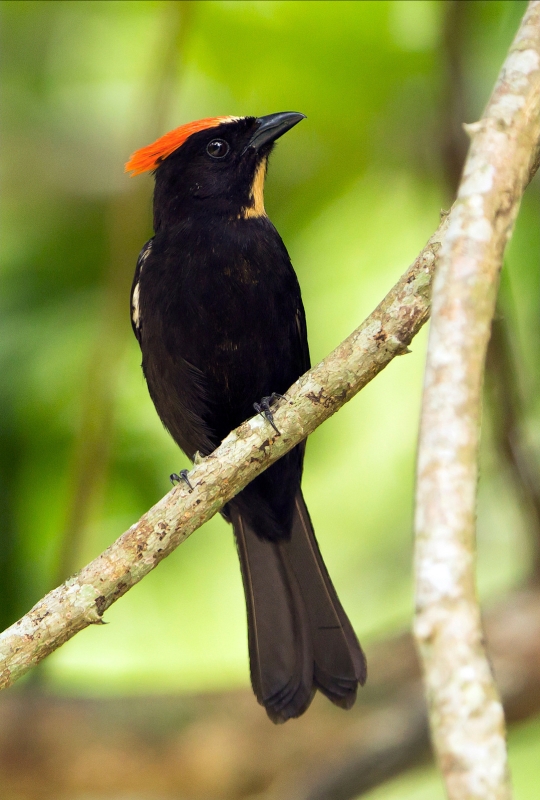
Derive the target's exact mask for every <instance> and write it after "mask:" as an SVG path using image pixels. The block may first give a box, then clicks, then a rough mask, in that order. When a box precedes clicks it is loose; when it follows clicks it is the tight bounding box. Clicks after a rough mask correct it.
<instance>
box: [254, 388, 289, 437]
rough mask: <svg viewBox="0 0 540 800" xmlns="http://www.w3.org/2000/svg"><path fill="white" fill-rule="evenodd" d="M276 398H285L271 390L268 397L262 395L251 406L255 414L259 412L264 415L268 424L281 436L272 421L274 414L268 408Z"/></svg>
mask: <svg viewBox="0 0 540 800" xmlns="http://www.w3.org/2000/svg"><path fill="white" fill-rule="evenodd" d="M276 400H285V398H284V397H283V395H282V394H278V393H277V392H272V394H271V395H270V396H269V397H263V398H262V400H261V402H260V403H253V408H254V409H255V411H256V412H257V414H260V415H261V417H264V419H266V420H267V421H268V422H269V423H270V425H271V426H272V428H273V429H274V430H275V432H276V433H277V435H278V436H281V433H280V431H279V430H278V429H277V428H276V425H275V423H274V415H273V414H272V411H271V410H270V406H271V405H272V403H274V402H275V401H276Z"/></svg>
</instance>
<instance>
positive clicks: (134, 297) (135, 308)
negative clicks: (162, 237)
mask: <svg viewBox="0 0 540 800" xmlns="http://www.w3.org/2000/svg"><path fill="white" fill-rule="evenodd" d="M151 250H152V239H150V241H149V242H146V244H145V246H144V247H143V249H142V250H141V254H140V256H139V260H138V261H137V269H136V271H135V280H136V281H137V283H136V284H135V286H134V287H133V291H132V292H131V321H132V322H133V327H134V328H135V330H136V332H137V334H139V333H140V331H141V323H142V318H141V306H140V285H141V284H140V281H141V274H142V269H143V266H144V262H145V261H146V259H147V258H148V256H149V255H150V252H151Z"/></svg>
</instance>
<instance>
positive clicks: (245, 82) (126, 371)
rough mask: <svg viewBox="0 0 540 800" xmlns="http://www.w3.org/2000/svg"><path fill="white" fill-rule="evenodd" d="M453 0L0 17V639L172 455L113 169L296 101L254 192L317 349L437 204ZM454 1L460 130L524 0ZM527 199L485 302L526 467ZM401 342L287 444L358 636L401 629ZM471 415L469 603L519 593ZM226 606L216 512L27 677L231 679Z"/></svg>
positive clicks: (410, 252) (534, 267)
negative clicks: (474, 495)
mask: <svg viewBox="0 0 540 800" xmlns="http://www.w3.org/2000/svg"><path fill="white" fill-rule="evenodd" d="M450 5H451V4H450V3H446V2H436V1H435V0H421V1H418V0H398V1H397V2H386V1H385V0H374V1H372V0H366V1H365V2H337V1H336V0H331V1H329V2H326V1H324V2H296V0H293V1H290V0H288V1H287V2H223V1H220V2H210V1H208V2H146V1H144V2H143V1H139V2H107V3H103V2H80V1H78V2H4V3H3V4H2V10H3V18H4V21H3V26H2V37H3V43H2V51H3V56H2V58H3V68H2V69H3V106H4V114H3V120H2V125H3V141H4V147H3V169H4V179H3V188H4V200H3V208H2V211H3V237H2V239H3V247H2V261H1V265H2V266H1V281H2V285H1V291H0V304H1V314H0V326H1V329H0V375H1V378H0V403H1V410H0V444H1V451H0V470H1V484H0V529H1V530H2V537H3V538H2V541H3V545H2V548H1V551H0V569H1V575H2V580H1V582H0V615H1V617H2V620H1V621H2V623H3V625H4V626H5V625H7V624H9V623H11V622H12V621H13V620H14V619H16V618H17V617H18V616H19V615H21V614H22V613H24V611H25V610H27V609H28V608H29V607H30V605H32V604H33V603H34V602H35V601H36V600H37V599H39V597H40V596H41V595H42V594H43V593H44V592H46V591H47V590H48V589H50V588H51V587H52V586H53V585H54V584H55V582H56V581H58V580H59V579H60V578H61V577H65V574H66V573H68V572H71V571H74V570H75V569H76V568H77V567H79V566H81V565H82V564H83V563H84V562H85V561H86V560H88V559H90V558H91V557H93V556H95V555H96V554H97V553H98V552H99V551H100V550H101V549H103V548H104V547H105V546H106V545H107V544H108V543H109V542H110V541H111V540H112V539H114V538H116V536H117V535H119V534H120V533H121V532H122V531H123V530H124V529H125V528H126V527H128V526H129V525H130V524H131V523H132V522H133V521H134V520H135V519H137V518H138V517H139V516H140V514H141V513H143V512H144V511H145V510H146V508H147V507H148V506H149V505H151V504H152V503H154V502H155V501H156V500H157V499H158V498H159V497H160V496H161V495H162V494H163V493H164V492H165V491H167V489H168V475H169V473H170V472H172V471H174V470H178V469H179V468H180V467H183V466H184V465H185V461H184V458H183V456H182V455H181V454H179V453H178V451H177V449H176V447H175V446H174V445H173V443H172V442H171V441H170V440H169V438H168V436H167V434H166V433H165V432H164V431H163V429H162V428H161V425H160V423H159V421H158V419H157V417H156V414H155V412H154V409H153V407H152V404H151V402H150V400H149V398H148V395H147V392H146V387H145V385H144V382H143V379H142V376H141V372H140V367H139V363H140V355H139V353H138V348H137V345H136V342H135V340H134V338H133V337H132V335H131V330H130V324H129V313H128V292H129V284H130V281H131V275H132V271H133V268H134V265H135V261H136V258H137V253H138V250H139V249H140V247H141V246H142V244H143V243H144V242H145V241H146V239H147V238H149V236H150V235H151V227H150V226H151V201H150V198H151V188H152V184H151V179H150V178H148V177H141V178H137V179H136V180H135V181H133V180H131V179H129V178H128V177H126V176H125V175H124V174H123V164H124V162H125V161H126V159H127V157H128V156H129V154H130V153H131V152H132V150H133V149H135V148H136V147H139V146H142V145H144V144H147V143H148V142H149V141H151V139H152V138H154V137H156V136H157V135H160V134H161V133H162V132H164V131H165V130H168V129H169V128H172V127H175V126H176V125H179V124H181V123H183V122H185V121H188V120H191V119H196V118H199V117H203V116H210V115H216V114H238V115H242V114H255V115H257V114H265V113H270V112H274V111H282V110H298V111H302V112H303V113H305V114H307V117H308V119H307V120H306V121H305V122H303V123H302V125H300V126H298V128H296V129H295V130H294V131H292V132H291V133H290V134H288V135H287V136H286V137H285V138H284V139H283V140H282V141H281V142H280V143H279V147H278V148H277V150H276V153H275V154H274V156H273V159H272V164H271V169H270V174H269V178H268V182H267V191H266V205H267V210H268V212H269V215H270V217H271V218H272V220H273V221H274V223H275V224H276V225H277V227H278V229H279V230H280V232H281V233H282V235H283V238H284V239H285V242H286V244H287V246H288V248H289V250H290V252H291V256H292V259H293V263H294V264H295V267H296V269H297V272H298V275H299V278H300V283H301V285H302V289H303V294H304V301H305V305H306V311H307V318H308V329H309V334H310V342H311V351H312V358H313V361H317V360H319V359H320V358H322V357H323V356H324V355H325V354H326V353H328V352H329V350H330V349H331V348H332V347H333V346H335V345H336V344H338V343H339V341H340V340H341V339H342V338H343V337H344V336H346V335H347V334H348V333H349V332H350V331H351V330H352V329H353V328H354V327H355V326H356V325H357V324H358V323H359V321H360V320H361V319H362V318H363V317H364V316H365V315H366V314H367V313H368V312H369V311H370V310H371V309H372V308H373V307H374V305H376V303H377V302H378V301H379V299H380V298H381V297H382V295H383V294H384V293H385V292H386V291H387V289H388V288H390V286H391V285H392V283H393V282H394V281H395V280H396V279H397V277H398V276H399V274H400V273H401V272H402V271H403V270H404V269H405V268H406V266H407V265H408V264H409V262H410V261H411V260H412V259H413V258H414V256H415V255H416V253H417V252H418V250H419V249H420V248H421V246H422V245H423V244H424V242H425V240H426V239H427V237H428V236H429V235H430V233H431V232H432V231H433V230H434V229H435V227H436V225H437V222H438V215H439V210H440V208H441V207H448V206H449V204H450V202H451V199H452V188H451V186H450V183H449V180H448V176H447V174H446V173H445V165H444V157H443V149H444V138H445V136H444V134H445V130H444V129H445V125H446V124H447V120H448V109H449V107H450V104H451V102H450V100H451V99H450V97H449V93H451V91H452V65H451V57H450V54H449V52H448V49H449V48H448V36H447V35H446V34H447V31H446V33H445V26H446V25H448V19H447V17H448V6H450ZM459 5H460V6H463V7H464V8H463V10H462V12H461V13H462V17H463V18H462V21H461V27H460V28H459V37H458V39H457V40H456V41H454V42H453V47H454V48H455V53H454V55H455V54H456V53H457V56H458V57H459V60H460V65H461V69H462V71H463V74H464V76H465V81H464V88H463V95H464V96H463V97H462V98H461V99H462V102H463V104H464V107H465V109H466V114H467V117H466V119H467V121H469V122H471V121H473V120H474V119H476V118H477V117H478V115H479V114H480V113H481V110H482V107H483V105H484V104H485V102H486V100H487V98H488V96H489V92H490V89H491V86H492V84H493V81H494V79H495V77H496V75H497V72H498V69H499V67H500V64H501V63H502V60H503V58H504V54H505V51H506V49H507V47H508V45H509V43H510V41H511V38H512V36H513V34H514V32H515V29H516V27H517V25H518V22H519V19H520V17H521V15H522V13H523V10H524V3H523V2H504V0H502V1H500V0H490V1H489V2H486V1H484V0H481V1H479V2H473V3H460V4H459ZM465 7H466V8H465ZM460 121H461V120H460ZM538 199H539V188H538V182H536V184H535V185H533V186H532V187H531V188H530V190H529V193H528V195H527V196H526V198H525V201H524V204H523V208H522V213H521V216H520V219H519V223H518V226H517V230H516V235H515V237H514V241H513V243H512V246H511V249H510V251H509V254H508V259H507V276H506V278H505V280H506V281H507V285H506V288H505V298H506V301H505V302H506V305H505V309H504V313H505V315H506V317H507V318H508V320H509V321H510V322H511V325H512V330H513V331H514V339H513V347H514V352H515V354H516V359H517V369H518V375H519V381H520V387H521V389H522V391H523V394H524V397H525V401H524V405H525V407H526V426H525V431H524V435H526V436H527V442H528V446H530V447H531V448H536V452H538V451H540V406H539V401H538V398H539V397H540V392H539V391H538V389H539V388H540V387H539V386H538V347H539V340H540V339H539V334H540V321H539V315H538V298H539V297H540V286H539V282H540V277H539V275H540V271H539V269H538V267H539V253H540V232H539V226H538ZM425 342H426V337H425V333H423V334H422V335H421V336H419V337H418V339H417V340H416V341H415V342H414V343H413V354H412V355H408V356H407V357H405V358H400V359H396V361H395V362H394V363H392V365H391V366H390V367H389V369H388V370H387V371H386V372H384V373H383V374H382V375H381V376H380V377H378V378H377V380H376V381H374V383H373V384H372V385H370V386H369V387H367V389H366V390H365V391H364V392H362V393H361V395H360V396H359V397H358V398H357V399H356V400H355V401H354V402H353V403H352V404H350V405H349V406H348V407H346V408H345V409H344V410H343V411H342V412H340V414H339V415H337V416H336V417H334V418H332V419H331V420H330V421H329V422H328V423H326V424H325V425H324V426H323V427H322V428H321V429H319V430H318V431H317V432H316V434H314V435H313V436H312V437H311V439H310V443H309V447H308V456H307V461H306V472H305V481H304V485H305V494H306V498H307V501H308V505H309V507H310V510H311V512H312V516H313V519H314V523H315V527H316V530H317V532H318V536H319V539H320V543H321V547H322V549H323V552H324V554H325V558H326V560H327V563H328V566H329V569H330V572H331V574H332V575H333V577H334V578H335V583H336V584H337V587H338V589H339V593H340V595H341V597H342V599H343V603H344V605H345V607H346V608H347V609H348V611H349V612H350V616H351V619H352V620H353V623H354V624H355V626H356V629H357V631H358V633H359V635H360V636H361V637H363V639H364V640H367V641H368V644H369V640H370V637H374V636H376V635H381V634H382V633H384V632H385V631H388V630H390V629H392V628H395V627H397V626H400V625H405V624H407V623H408V621H409V619H410V616H411V609H412V599H411V594H412V593H411V551H412V541H411V528H412V524H411V517H412V490H413V476H414V455H415V440H416V432H417V424H418V414H419V400H420V392H421V382H422V370H423V356H424V351H425ZM255 399H256V398H254V400H255ZM486 421H487V424H486V426H485V428H486V435H485V437H484V444H483V466H482V481H481V487H480V503H479V551H480V572H479V581H480V588H481V591H482V593H483V595H484V596H486V597H487V596H494V595H497V594H501V593H502V592H504V591H505V590H506V589H508V588H509V587H511V586H513V585H516V584H519V583H520V582H521V581H523V580H524V579H525V578H526V576H527V574H528V571H529V564H530V561H531V553H532V552H533V550H534V547H533V545H532V544H531V535H530V531H529V524H528V523H529V520H528V517H527V515H526V514H524V513H523V509H522V508H521V507H520V502H519V494H518V493H516V491H515V487H514V486H513V484H512V481H511V480H510V478H509V476H508V474H507V472H506V471H505V469H504V468H503V467H502V466H501V461H500V458H499V457H498V455H497V448H496V447H495V445H494V444H493V441H492V439H493V437H492V436H491V435H490V430H491V428H490V424H489V421H490V412H489V408H488V409H487V410H486ZM70 542H71V544H70ZM244 613H245V612H244V606H243V595H242V590H241V583H240V575H239V570H238V565H237V560H236V554H235V552H234V544H233V541H232V534H231V532H230V530H229V529H228V528H227V526H226V525H225V523H224V522H223V521H222V520H221V519H214V520H213V521H212V522H211V523H209V524H208V525H207V526H206V527H205V528H204V529H202V530H200V531H197V532H196V533H195V534H194V535H193V536H192V537H191V538H190V539H189V540H188V541H187V542H186V543H185V544H184V545H183V546H182V547H181V548H180V550H179V551H178V552H177V553H175V554H174V555H173V556H172V557H171V558H170V559H168V560H167V562H166V563H164V564H163V565H161V566H160V568H159V569H158V570H156V571H155V573H153V574H152V575H150V576H149V577H148V578H147V579H146V580H145V581H143V583H142V584H141V585H139V586H137V587H136V588H135V589H134V590H133V591H131V592H130V593H129V594H128V595H127V596H126V597H125V598H123V599H122V601H121V602H120V603H119V604H118V605H116V606H114V607H113V608H112V609H111V610H110V611H109V612H108V613H107V621H108V622H110V623H111V624H110V625H109V626H108V627H106V628H96V629H92V630H87V631H85V632H84V633H83V634H81V635H79V636H78V637H76V639H75V640H73V641H72V642H70V643H68V644H67V645H66V646H65V647H64V648H62V649H61V650H60V651H59V652H58V653H57V654H55V656H53V657H52V658H50V659H49V661H48V662H47V664H46V665H45V666H44V670H43V673H42V676H41V677H42V679H43V680H46V681H47V682H48V683H49V684H50V685H51V686H53V687H54V688H55V690H57V691H78V692H95V693H102V692H114V691H120V690H121V691H123V692H124V691H126V690H128V691H163V690H170V689H174V690H179V691H180V690H184V689H194V688H203V687H204V688H211V687H217V686H222V687H223V686H229V685H234V684H245V683H246V682H247V681H248V669H247V647H246V641H245V620H244ZM368 651H369V647H368ZM430 796H431V795H430Z"/></svg>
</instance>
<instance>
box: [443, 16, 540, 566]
mask: <svg viewBox="0 0 540 800" xmlns="http://www.w3.org/2000/svg"><path fill="white" fill-rule="evenodd" d="M473 10H474V6H472V5H471V3H470V2H463V0H448V2H447V3H446V4H445V7H444V25H443V36H442V40H443V49H442V55H443V64H444V82H443V83H444V86H443V92H442V102H441V113H440V140H439V147H440V156H441V162H442V164H443V168H444V173H445V177H446V184H447V187H448V191H449V194H450V195H451V196H452V199H453V198H454V197H455V194H456V192H457V189H458V186H459V181H460V178H461V173H462V171H463V164H464V163H465V158H466V156H467V144H468V143H467V136H466V134H465V131H464V129H463V124H462V123H463V122H464V120H466V119H468V118H470V115H469V114H468V113H467V106H468V103H467V92H466V80H465V74H464V69H463V59H464V55H465V53H466V44H467V43H466V39H467V36H466V34H467V28H468V26H469V25H470V24H471V23H474V18H473V17H471V12H472V11H473ZM507 289H508V286H507ZM510 311H511V298H510V293H509V291H504V283H503V286H502V287H501V291H500V292H499V295H498V298H497V311H496V313H495V318H494V320H493V325H492V330H491V338H490V340H489V344H488V351H487V359H486V388H487V390H488V392H487V396H488V399H489V400H490V401H491V402H490V420H492V425H491V426H490V434H491V436H492V438H493V441H494V446H495V451H496V453H497V457H498V460H499V462H500V463H499V465H498V466H499V468H502V469H503V470H504V473H505V475H508V477H509V479H510V481H511V483H512V489H513V490H514V492H515V496H516V500H517V503H518V508H519V511H520V512H521V513H523V515H524V517H525V525H526V526H527V528H528V531H529V534H530V537H531V542H532V553H533V557H532V559H531V575H532V577H533V579H534V580H539V579H540V465H539V464H538V463H537V460H536V459H535V454H534V453H533V452H532V451H531V448H530V447H527V443H526V440H525V437H524V435H523V429H524V422H525V416H526V414H525V408H526V403H525V401H524V398H523V396H522V391H521V390H520V383H519V380H518V378H519V367H520V355H519V351H518V349H517V346H516V344H515V340H514V339H513V337H512V331H511V322H510Z"/></svg>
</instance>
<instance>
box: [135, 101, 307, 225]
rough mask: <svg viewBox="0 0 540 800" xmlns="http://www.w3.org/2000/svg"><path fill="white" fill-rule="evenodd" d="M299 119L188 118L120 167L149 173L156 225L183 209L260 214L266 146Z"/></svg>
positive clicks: (295, 115)
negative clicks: (151, 178) (151, 176)
mask: <svg viewBox="0 0 540 800" xmlns="http://www.w3.org/2000/svg"><path fill="white" fill-rule="evenodd" d="M302 119H304V114H298V113H297V112H294V111H285V112H281V113H279V114H269V115H268V116H266V117H211V118H209V119H202V120H199V121H197V122H190V123H188V124H187V125H182V126H181V127H180V128H176V129H175V130H173V131H170V132H169V133H166V134H165V136H162V137H161V138H160V139H158V140H157V141H155V142H154V143H153V144H150V145H148V146H147V147H143V148H142V149H141V150H137V151H136V152H135V153H133V155H132V156H131V158H130V160H129V161H128V162H127V164H126V168H125V169H126V172H131V174H132V175H138V174H140V173H141V172H148V171H152V172H154V175H155V179H156V190H155V194H154V208H155V216H156V222H157V224H158V226H159V223H160V220H161V219H162V218H163V216H166V217H168V218H170V217H172V218H173V219H174V217H176V216H177V215H178V214H179V213H181V212H182V210H188V209H189V210H195V209H200V210H201V211H202V213H207V212H208V211H209V210H211V212H213V213H226V214H230V215H235V216H237V217H239V218H242V217H245V218H250V217H257V216H263V215H264V213H265V212H264V200H263V188H264V178H265V174H266V167H267V163H268V156H269V154H270V151H271V150H272V148H273V146H274V143H275V141H276V139H278V138H279V137H280V136H282V135H283V134H284V133H285V132H286V131H288V130H289V129H290V128H292V127H293V126H294V125H296V124H297V123H298V122H300V120H302ZM208 201H211V202H210V203H209V202H208Z"/></svg>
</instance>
